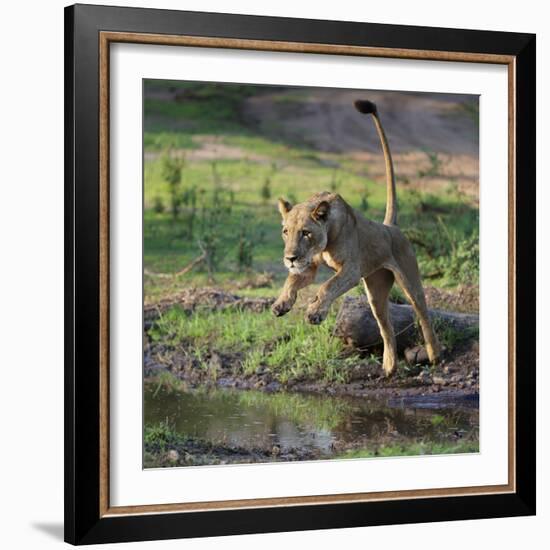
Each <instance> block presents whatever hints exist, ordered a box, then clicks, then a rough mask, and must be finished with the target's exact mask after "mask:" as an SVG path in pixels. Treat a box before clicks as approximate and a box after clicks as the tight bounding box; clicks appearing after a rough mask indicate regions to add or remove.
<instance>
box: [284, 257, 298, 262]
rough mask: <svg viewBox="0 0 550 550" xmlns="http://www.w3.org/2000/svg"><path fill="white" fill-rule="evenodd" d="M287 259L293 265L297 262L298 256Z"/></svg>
mask: <svg viewBox="0 0 550 550" xmlns="http://www.w3.org/2000/svg"><path fill="white" fill-rule="evenodd" d="M286 259H287V260H288V261H289V262H290V263H293V262H294V261H295V260H297V259H298V256H287V257H286Z"/></svg>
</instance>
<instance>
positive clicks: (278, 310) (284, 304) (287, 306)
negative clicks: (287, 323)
mask: <svg viewBox="0 0 550 550" xmlns="http://www.w3.org/2000/svg"><path fill="white" fill-rule="evenodd" d="M291 309H292V302H291V301H289V300H281V299H280V298H279V299H278V300H277V301H276V302H275V303H274V304H273V305H272V306H271V311H272V312H273V314H274V315H275V316H277V317H281V315H285V314H286V313H288V312H289V311H290V310H291Z"/></svg>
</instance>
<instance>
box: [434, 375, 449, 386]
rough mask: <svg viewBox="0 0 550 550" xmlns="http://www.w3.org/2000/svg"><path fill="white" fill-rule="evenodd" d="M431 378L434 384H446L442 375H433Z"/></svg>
mask: <svg viewBox="0 0 550 550" xmlns="http://www.w3.org/2000/svg"><path fill="white" fill-rule="evenodd" d="M432 380H433V383H434V384H438V385H439V386H445V385H446V384H447V380H445V378H443V376H434V377H433V378H432Z"/></svg>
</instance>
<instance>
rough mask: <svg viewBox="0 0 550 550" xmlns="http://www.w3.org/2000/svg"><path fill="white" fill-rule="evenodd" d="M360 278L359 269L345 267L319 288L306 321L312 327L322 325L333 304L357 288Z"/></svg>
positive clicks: (308, 310) (307, 313)
mask: <svg viewBox="0 0 550 550" xmlns="http://www.w3.org/2000/svg"><path fill="white" fill-rule="evenodd" d="M360 278H361V274H360V273H359V271H358V270H357V269H353V268H350V269H346V268H345V267H343V268H342V269H340V271H338V273H336V275H333V276H332V277H331V278H330V279H329V280H328V281H327V282H326V283H324V284H322V285H321V286H320V287H319V290H318V291H317V295H316V296H315V298H314V299H313V301H312V302H311V303H310V304H309V306H308V308H307V312H306V319H307V320H308V321H309V322H310V323H311V324H312V325H318V324H319V323H322V322H323V321H324V320H325V319H326V317H327V315H328V312H329V309H330V306H331V304H332V302H334V300H336V298H338V296H341V295H342V294H344V293H346V292H347V291H348V290H350V289H352V288H353V287H354V286H356V285H357V284H358V283H359V280H360Z"/></svg>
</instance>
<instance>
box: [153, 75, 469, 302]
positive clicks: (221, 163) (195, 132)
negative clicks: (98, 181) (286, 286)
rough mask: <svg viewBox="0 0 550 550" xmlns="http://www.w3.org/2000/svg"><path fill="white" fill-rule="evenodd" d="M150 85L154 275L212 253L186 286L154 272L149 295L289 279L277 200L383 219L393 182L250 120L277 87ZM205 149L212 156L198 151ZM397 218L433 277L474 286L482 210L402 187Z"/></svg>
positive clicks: (432, 157)
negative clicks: (331, 201)
mask: <svg viewBox="0 0 550 550" xmlns="http://www.w3.org/2000/svg"><path fill="white" fill-rule="evenodd" d="M146 86H147V88H148V89H149V90H150V91H151V93H150V97H149V96H146V100H145V136H144V147H145V153H146V154H145V166H144V177H145V192H144V201H145V212H144V240H145V242H144V260H145V268H146V270H147V272H148V273H175V272H177V271H179V270H180V269H181V268H183V267H185V266H186V265H188V264H189V263H190V262H192V261H193V260H194V259H196V258H197V257H199V256H201V255H204V254H205V255H206V261H202V262H200V263H198V264H197V266H196V267H195V268H194V269H192V270H191V271H189V272H188V273H186V275H185V278H182V279H181V280H178V281H169V282H167V281H166V280H164V279H160V278H155V277H150V276H147V277H146V279H145V295H146V300H147V299H148V298H149V297H153V298H154V299H157V298H158V297H161V296H166V295H168V294H170V293H171V292H172V291H173V290H174V287H178V286H180V285H182V284H185V285H186V286H188V285H202V284H204V282H205V281H215V282H216V284H221V286H224V284H225V282H226V281H231V282H232V283H234V282H235V281H236V280H241V279H242V278H244V277H246V276H248V274H249V273H250V272H252V271H256V272H263V271H267V272H271V273H273V275H274V277H275V279H274V282H275V285H276V286H278V285H280V283H281V281H282V279H283V278H284V276H285V273H284V269H283V266H282V262H281V250H282V241H281V238H280V217H279V214H278V212H277V209H276V207H275V199H276V198H277V197H279V196H284V197H287V198H289V199H291V200H293V201H302V200H305V199H306V198H307V197H309V196H310V195H311V194H313V193H314V192H317V191H320V190H323V189H331V190H333V191H337V192H339V193H341V194H342V195H343V196H344V198H345V199H346V200H347V201H348V202H349V203H350V204H351V205H352V206H354V207H356V208H358V209H360V210H362V211H363V212H365V213H366V214H367V215H368V216H369V217H371V218H372V219H378V220H381V219H382V218H383V213H384V209H385V200H386V199H385V196H386V191H385V184H384V183H383V181H374V180H372V179H370V178H369V177H368V176H366V174H368V172H369V170H368V165H365V163H364V162H363V161H359V160H357V159H356V158H354V157H353V156H350V155H348V154H345V153H341V154H337V153H324V152H321V151H317V150H313V149H311V148H310V147H309V146H308V145H307V144H305V143H304V142H299V141H296V142H289V141H286V142H282V141H280V140H278V139H276V138H275V137H270V136H273V135H276V132H272V133H271V134H270V133H266V132H265V131H263V130H261V131H260V130H259V129H258V128H257V127H255V126H254V125H253V124H251V123H250V122H249V121H245V120H244V119H243V116H242V105H243V101H244V100H245V99H247V98H248V97H250V96H252V95H257V96H261V94H262V93H264V91H265V90H267V91H270V90H271V92H272V91H273V89H272V88H266V89H265V90H264V89H263V88H261V87H260V88H258V87H254V86H243V85H218V84H198V83H185V82H184V83H182V82H172V81H148V82H147V84H146ZM298 92H299V91H295V92H294V93H292V94H284V93H283V94H282V95H281V96H280V97H281V98H282V99H284V98H286V99H289V98H290V99H289V104H293V105H294V104H299V103H300V102H303V101H306V100H307V99H308V97H307V94H303V93H302V94H301V93H298ZM276 97H279V96H276ZM285 101H286V100H285ZM224 148H229V149H228V151H229V153H228V154H224V151H225V150H226V149H224ZM197 150H204V151H206V152H208V151H211V153H209V154H206V153H205V154H204V155H194V154H193V153H194V151H197ZM216 151H220V154H219V155H217V156H216ZM426 154H427V156H428V159H429V162H430V165H429V167H428V169H427V171H426V175H427V176H430V174H432V173H435V172H438V171H439V168H440V166H441V164H442V161H441V159H440V158H439V156H438V155H437V154H436V153H431V152H426ZM212 155H214V157H213V156H212ZM175 159H178V163H180V166H177V167H176V169H175V172H177V171H178V170H180V174H179V178H176V176H177V175H178V174H177V173H175V172H174V170H173V169H172V168H173V167H170V166H168V172H170V170H171V171H172V174H171V175H170V174H169V173H168V174H167V164H168V165H169V164H170V163H174V162H175ZM172 176H173V177H172ZM174 178H176V179H177V183H173V181H175V179H174ZM171 182H172V183H171ZM399 219H400V225H401V226H402V227H403V228H404V230H405V232H406V233H407V235H408V236H409V237H410V238H411V241H412V242H413V244H414V246H415V249H416V252H417V256H418V260H419V264H420V268H421V272H422V275H423V277H424V280H425V281H427V282H428V283H429V284H432V285H436V286H447V287H453V286H456V285H457V284H476V283H477V279H478V270H479V266H478V255H479V249H478V210H477V207H476V206H475V205H472V204H471V203H470V202H469V201H468V200H466V199H465V197H464V196H463V195H462V194H461V193H460V192H458V190H457V188H456V186H454V185H453V181H452V180H449V186H448V188H447V189H444V190H443V191H442V192H440V193H437V194H434V193H433V192H431V193H425V192H421V191H419V190H417V189H414V188H409V186H408V185H401V186H400V188H399Z"/></svg>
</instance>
